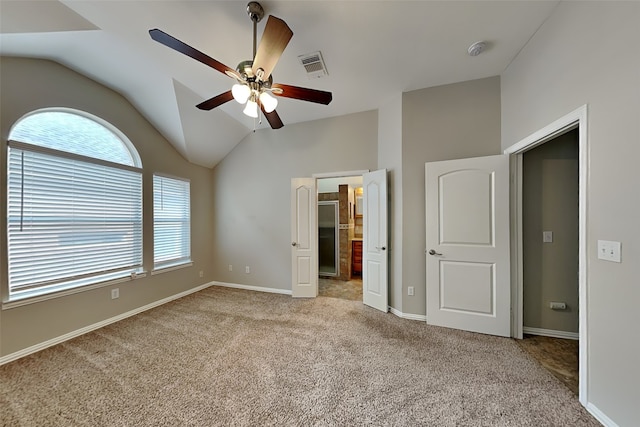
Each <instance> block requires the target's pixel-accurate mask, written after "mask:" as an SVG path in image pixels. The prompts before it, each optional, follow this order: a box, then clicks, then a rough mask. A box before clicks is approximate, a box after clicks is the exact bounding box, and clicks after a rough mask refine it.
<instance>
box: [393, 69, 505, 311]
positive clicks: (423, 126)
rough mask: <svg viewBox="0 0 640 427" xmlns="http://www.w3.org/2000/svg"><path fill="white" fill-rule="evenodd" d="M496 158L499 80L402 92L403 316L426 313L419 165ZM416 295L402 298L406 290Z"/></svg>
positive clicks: (421, 168)
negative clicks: (411, 290) (412, 287)
mask: <svg viewBox="0 0 640 427" xmlns="http://www.w3.org/2000/svg"><path fill="white" fill-rule="evenodd" d="M494 154H500V78H499V77H489V78H486V79H480V80H472V81H467V82H462V83H455V84H450V85H445V86H438V87H432V88H428V89H422V90H416V91H413V92H407V93H405V94H404V95H403V98H402V196H403V208H402V219H403V221H402V222H403V248H402V255H403V262H402V280H403V283H402V294H403V298H402V311H403V312H404V313H413V314H422V315H424V314H425V313H426V259H425V254H424V250H425V245H426V234H425V233H426V231H425V183H424V164H425V163H426V162H433V161H439V160H451V159H459V158H465V157H479V156H489V155H494ZM408 286H414V287H415V296H407V287H408Z"/></svg>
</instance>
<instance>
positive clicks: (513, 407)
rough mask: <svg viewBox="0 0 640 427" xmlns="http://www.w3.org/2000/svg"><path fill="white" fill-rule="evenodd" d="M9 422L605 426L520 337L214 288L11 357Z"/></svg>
mask: <svg viewBox="0 0 640 427" xmlns="http://www.w3.org/2000/svg"><path fill="white" fill-rule="evenodd" d="M0 405H1V407H2V410H1V412H0V425H3V426H218V425H225V426H266V425H285V426H310V425H315V426H353V425H380V426H536V427H540V426H598V425H599V423H598V422H597V421H596V420H595V419H594V418H593V417H591V416H590V415H589V414H588V413H587V412H586V410H585V409H584V408H583V407H582V406H580V404H579V403H578V401H577V400H576V398H575V397H574V395H573V394H572V393H571V391H569V390H568V389H567V388H566V387H565V386H563V385H562V384H561V383H560V382H559V381H558V380H557V379H556V378H555V377H553V376H552V375H551V374H549V373H548V372H546V371H545V370H544V369H543V368H542V367H540V365H538V364H537V362H535V361H534V360H533V359H531V358H530V356H528V355H527V354H526V353H524V352H523V351H522V350H521V349H520V348H518V346H517V345H516V344H515V343H514V342H513V341H512V340H510V339H506V338H497V337H492V336H486V335H480V334H474V333H468V332H461V331H455V330H450V329H446V328H438V327H433V326H428V325H426V324H425V323H423V322H417V321H411V320H405V319H401V318H398V317H396V316H394V315H392V314H384V313H381V312H378V311H376V310H374V309H371V308H369V307H366V306H363V304H362V303H361V302H356V301H346V300H340V299H335V298H325V297H319V298H315V299H304V300H299V299H293V298H291V297H289V296H285V295H276V294H267V293H259V292H250V291H243V290H237V289H227V288H218V287H211V288H208V289H205V290H203V291H201V292H198V293H195V294H192V295H190V296H187V297H184V298H182V299H180V300H177V301H174V302H171V303H169V304H166V305H163V306H161V307H158V308H155V309H153V310H149V311H146V312H144V313H141V314H139V315H137V316H134V317H131V318H128V319H125V320H122V321H120V322H118V323H115V324H112V325H109V326H106V327H104V328H102V329H99V330H97V331H94V332H91V333H88V334H86V335H83V336H81V337H78V338H75V339H73V340H70V341H67V342H65V343H62V344H60V345H57V346H55V347H51V348H49V349H46V350H43V351H41V352H39V353H36V354H33V355H30V356H27V357H24V358H22V359H20V360H17V361H15V362H12V363H10V364H7V365H5V366H2V367H0Z"/></svg>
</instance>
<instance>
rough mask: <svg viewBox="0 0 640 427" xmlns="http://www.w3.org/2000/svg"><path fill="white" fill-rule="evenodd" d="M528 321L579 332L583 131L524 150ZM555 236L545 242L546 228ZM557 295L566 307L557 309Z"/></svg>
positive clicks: (525, 316)
mask: <svg viewBox="0 0 640 427" xmlns="http://www.w3.org/2000/svg"><path fill="white" fill-rule="evenodd" d="M522 157H523V175H522V176H523V183H522V193H523V200H522V212H523V214H522V233H523V254H524V257H523V289H524V294H523V301H524V304H523V305H524V322H523V323H524V326H528V327H532V328H541V329H550V330H554V331H564V332H576V333H577V332H578V131H577V130H573V131H571V132H569V133H566V134H564V135H562V136H559V137H558V138H555V139H553V140H551V141H549V142H547V143H546V144H543V145H540V146H538V147H536V148H534V149H533V150H529V151H527V152H526V153H524V154H523V156H522ZM543 231H552V232H553V242H551V243H543V241H542V232H543ZM551 301H558V302H564V303H566V304H567V309H566V310H552V309H551V308H550V307H549V303H550V302H551Z"/></svg>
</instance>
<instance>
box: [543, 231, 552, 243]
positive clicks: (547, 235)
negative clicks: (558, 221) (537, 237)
mask: <svg viewBox="0 0 640 427" xmlns="http://www.w3.org/2000/svg"><path fill="white" fill-rule="evenodd" d="M542 242H543V243H553V231H543V232H542Z"/></svg>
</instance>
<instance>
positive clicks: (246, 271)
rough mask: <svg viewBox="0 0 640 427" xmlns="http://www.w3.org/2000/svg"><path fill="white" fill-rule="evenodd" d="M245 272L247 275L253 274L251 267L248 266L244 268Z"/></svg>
mask: <svg viewBox="0 0 640 427" xmlns="http://www.w3.org/2000/svg"><path fill="white" fill-rule="evenodd" d="M244 272H245V273H247V274H251V267H249V266H248V265H247V266H246V267H245V268H244Z"/></svg>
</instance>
